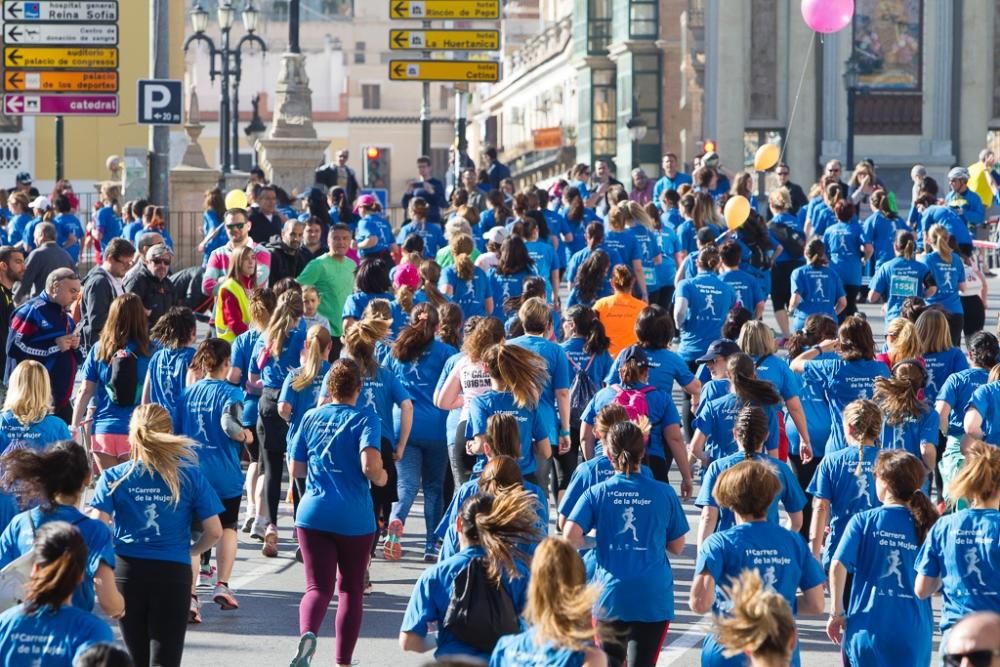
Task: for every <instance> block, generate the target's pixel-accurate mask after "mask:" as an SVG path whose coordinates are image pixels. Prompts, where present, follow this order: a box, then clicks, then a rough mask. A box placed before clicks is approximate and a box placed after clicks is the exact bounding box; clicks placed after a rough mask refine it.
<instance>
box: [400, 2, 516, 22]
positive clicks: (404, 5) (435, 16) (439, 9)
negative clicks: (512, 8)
mask: <svg viewBox="0 0 1000 667" xmlns="http://www.w3.org/2000/svg"><path fill="white" fill-rule="evenodd" d="M389 18H390V19H408V20H414V19H415V20H418V21H434V20H439V21H476V20H486V21H489V20H494V21H495V20H497V19H499V18H500V0H389Z"/></svg>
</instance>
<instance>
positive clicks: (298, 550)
mask: <svg viewBox="0 0 1000 667" xmlns="http://www.w3.org/2000/svg"><path fill="white" fill-rule="evenodd" d="M295 560H297V561H298V562H300V563H305V561H304V560H302V547H295Z"/></svg>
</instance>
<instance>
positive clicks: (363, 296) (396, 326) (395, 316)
mask: <svg viewBox="0 0 1000 667" xmlns="http://www.w3.org/2000/svg"><path fill="white" fill-rule="evenodd" d="M375 299H385V300H386V301H388V302H389V303H390V304H392V332H393V335H399V332H400V331H401V330H402V328H403V326H405V324H406V312H405V311H404V310H403V309H402V308H400V306H399V304H398V303H396V295H395V294H393V292H392V281H391V280H390V279H389V265H388V264H386V262H385V261H384V260H382V259H379V258H375V259H366V260H363V261H362V262H361V264H359V265H358V269H357V271H356V272H355V274H354V293H353V294H351V295H350V296H348V297H347V300H346V301H344V312H343V319H344V331H347V330H348V329H350V328H351V327H352V326H353V325H354V323H355V322H357V321H358V320H360V319H361V317H362V315H364V312H365V308H366V307H367V306H368V304H369V303H371V302H372V301H374V300H375Z"/></svg>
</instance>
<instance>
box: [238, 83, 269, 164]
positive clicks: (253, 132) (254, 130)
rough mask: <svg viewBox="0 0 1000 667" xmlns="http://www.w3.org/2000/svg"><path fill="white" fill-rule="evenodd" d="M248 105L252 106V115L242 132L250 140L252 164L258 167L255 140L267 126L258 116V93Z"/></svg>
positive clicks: (261, 135) (265, 130)
mask: <svg viewBox="0 0 1000 667" xmlns="http://www.w3.org/2000/svg"><path fill="white" fill-rule="evenodd" d="M250 106H252V107H253V116H251V117H250V124H249V125H247V126H246V127H245V128H243V132H244V133H245V134H246V135H247V139H249V140H250V146H251V147H252V148H253V166H255V167H259V166H260V162H259V158H258V153H257V140H258V139H260V138H261V137H263V136H264V133H265V132H267V126H266V125H264V121H262V120H261V118H260V94H259V93H258V94H256V95H254V96H253V98H252V99H251V100H250Z"/></svg>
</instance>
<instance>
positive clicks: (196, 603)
mask: <svg viewBox="0 0 1000 667" xmlns="http://www.w3.org/2000/svg"><path fill="white" fill-rule="evenodd" d="M190 614H191V615H190V616H189V617H188V623H195V624H197V623H201V601H200V600H199V599H198V596H197V595H192V596H191V612H190Z"/></svg>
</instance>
